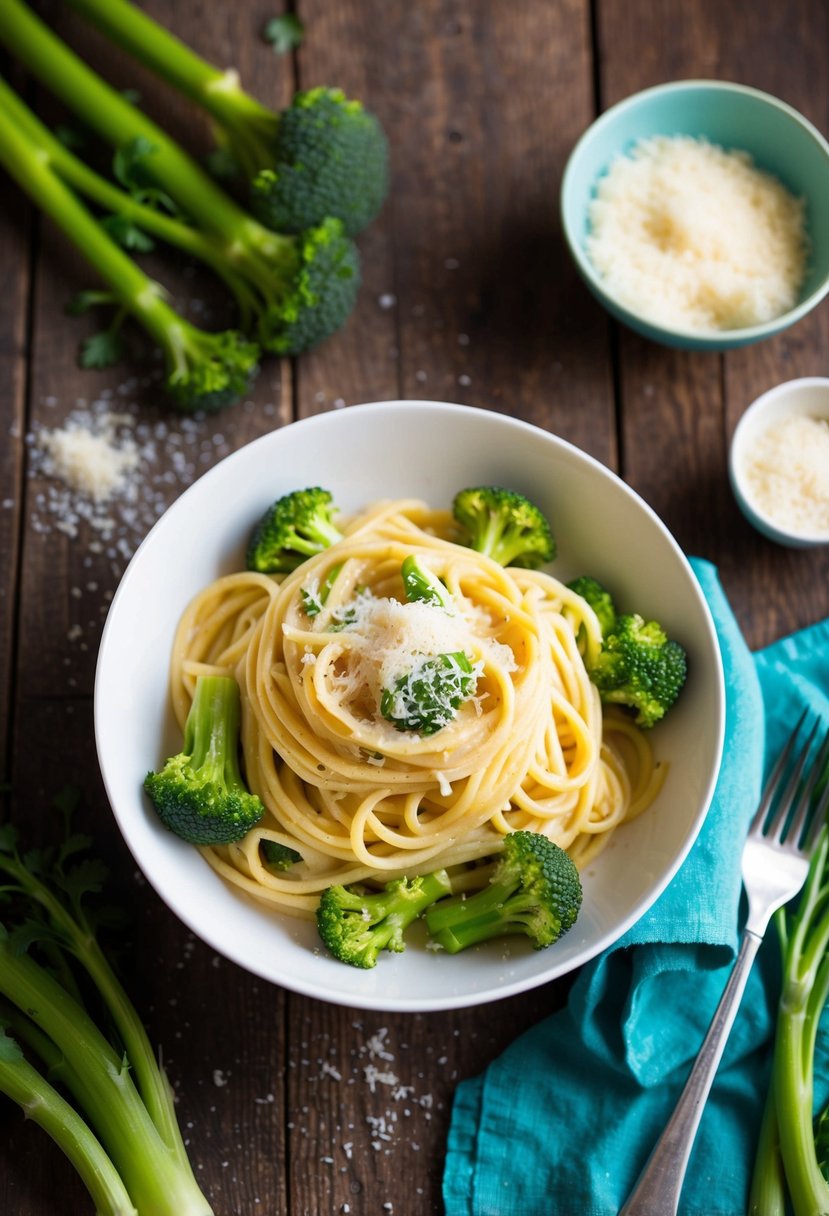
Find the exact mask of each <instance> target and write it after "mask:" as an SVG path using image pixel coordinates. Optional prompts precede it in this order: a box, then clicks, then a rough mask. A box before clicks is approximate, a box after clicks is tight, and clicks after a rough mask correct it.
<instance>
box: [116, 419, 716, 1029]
mask: <svg viewBox="0 0 829 1216" xmlns="http://www.w3.org/2000/svg"><path fill="white" fill-rule="evenodd" d="M493 488H497V489H496V490H495V491H493ZM481 491H483V498H482V497H481ZM493 492H495V493H496V495H497V496H498V505H499V509H500V507H501V506H503V505H504V504H506V506H507V507H508V508H509V510H510V511H513V512H514V513H515V518H512V519H511V521H510V528H512V531H510V528H501V530H500V531H498V529H497V528H496V527H494V525H493V522H492V521H493V518H494V516H495V515H496V514H497V512H496V511H495V510H494V508H493V501H494V500H493V498H492V493H493ZM487 495H490V497H489V498H487ZM481 502H483V504H484V509H483V516H479V517H478V519H479V522H480V518H483V517H484V516H485V517H486V518H487V519H488V520H489V523H488V525H487V527H486V529H484V531H485V532H486V537H484V535H483V532H481V531H480V530H479V531H477V532H476V523H475V520H474V518H473V516H474V512H475V511H476V510H478V509H479V508H480V507H481ZM298 505H299V506H300V507H301V508H302V509H303V510H305V511H306V516H305V518H304V523H302V522H300V523H297V519H296V517H295V516H293V517H291V519H288V515H287V513H288V509H289V507H290V508H291V509H294V508H297V506H298ZM309 512H310V515H309V514H308V513H309ZM522 512H523V513H524V514H522ZM519 516H520V518H519ZM312 517H313V518H312ZM309 519H311V522H310V523H309ZM502 522H503V521H502ZM513 525H515V526H514V527H513ZM536 525H538V526H536ZM496 532H497V533H498V535H497V537H496ZM528 537H529V538H530V539H529V540H528V539H527V538H528ZM596 589H598V592H597V590H596ZM597 595H598V598H596V597H597ZM608 605H611V607H610V608H609V609H608ZM608 611H609V612H610V614H611V616H612V620H611V619H610V617H609V616H608ZM646 622H649V623H651V624H652V623H653V622H658V625H655V624H654V625H653V630H655V631H656V633H654V632H653V630H651V624H647V625H646ZM637 631H639V632H640V633H641V637H638V636H635V635H636V634H637ZM649 631H650V632H649ZM631 639H632V640H631ZM640 642H641V643H642V644H647V646H649V647H650V648H651V651H653V652H654V653H657V652H658V661H659V664H661V666H660V667H659V671H658V673H657V676H656V678H655V680H654V681H652V682H651V684H650V685H649V687H648V688H647V689H645V688H644V686H643V687H642V688H639V689H636V690H635V695H629V694H628V693H626V692H625V689H626V688H627V687H628V686H627V685H626V684H625V677H623V675H622V674H621V671H622V669H621V667H620V666H619V664H620V663H623V662H624V661H625V660H624V656H625V654H626V653H628V651H627V649H626V648H629V647H630V646H631V645H639V644H640ZM650 661H651V660H650V658H649V659H648V662H650ZM635 665H636V664H634V666H635ZM686 671H687V679H686V678H685V677H686ZM654 672H656V668H654ZM643 689H644V691H643ZM654 689H656V691H655V692H654ZM125 690H129V691H128V695H126V693H125ZM225 693H227V694H228V699H227V700H224V699H223V698H224V697H225ZM660 698H661V700H660ZM666 710H667V712H665V711H666ZM208 713H212V714H213V718H212V720H211V721H210V724H209V725H207V724H206V723H208V718H207V717H206V715H208ZM723 721H724V695H723V680H722V668H721V662H720V656H719V649H718V645H717V639H716V633H715V630H714V626H713V623H712V621H711V618H710V614H709V612H708V608H707V606H706V603H705V599H704V597H703V595H702V593H701V590H700V588H699V585H698V584H697V582H696V579H695V577H694V574H693V571H692V569H691V567H690V566H689V564H688V562H687V561H686V559H685V557H684V556H683V554H682V552H681V550H680V549H679V547H678V545H677V544H676V542H675V541H674V539H673V538H672V537H671V535H670V533H669V532H668V530H667V529H666V528H665V526H664V525H663V524H662V523H661V521H660V520H659V519H658V517H657V516H656V515H655V514H654V512H653V511H652V510H651V509H650V508H649V507H648V506H647V505H646V504H645V503H644V502H643V501H642V500H641V499H640V498H639V497H638V496H637V495H636V494H635V493H634V492H633V491H631V490H630V488H629V487H627V486H626V485H625V484H624V482H623V481H621V480H620V479H619V478H618V477H616V476H615V475H614V474H613V473H612V472H610V471H609V470H608V469H607V468H605V467H604V466H603V465H601V464H600V463H598V462H597V461H596V460H594V459H592V458H591V457H589V456H587V455H586V454H585V453H583V452H581V451H579V450H578V449H577V448H575V447H573V446H572V445H570V444H568V443H566V442H564V441H563V440H561V439H558V438H557V437H555V436H554V435H551V434H549V433H547V432H545V431H542V430H540V429H538V428H535V427H533V426H531V425H529V424H526V423H523V422H519V421H516V420H514V419H511V418H508V417H506V416H504V415H499V414H494V413H488V412H484V411H479V410H475V409H471V408H469V407H465V406H459V405H452V404H447V403H440V402H426V401H396V402H379V403H372V404H366V405H359V406H352V407H350V408H348V409H347V410H342V411H336V412H334V413H330V414H324V415H320V416H317V417H313V418H310V419H307V420H304V421H301V422H297V423H293V424H291V425H290V426H287V427H285V428H283V429H281V430H278V431H274V432H272V433H271V434H268V435H266V436H264V437H263V438H261V439H259V440H256V441H255V442H253V443H251V444H249V445H248V446H246V447H245V448H242V449H241V450H239V451H238V452H236V453H234V454H233V455H231V456H229V457H227V458H226V459H225V460H223V461H222V462H220V463H219V464H218V465H217V466H216V467H215V468H213V469H212V470H210V471H209V472H207V473H205V474H204V475H203V476H202V477H201V478H200V479H199V480H198V481H196V482H195V483H194V484H193V485H192V486H191V487H190V488H189V489H188V490H187V491H186V492H185V493H184V494H183V495H182V496H181V498H180V499H179V500H178V501H177V502H175V503H174V504H173V506H172V507H170V508H169V510H168V511H167V512H166V513H165V515H164V516H163V517H162V518H161V519H160V520H159V521H158V523H157V524H156V525H155V527H154V528H153V530H152V531H151V532H150V533H149V535H148V536H147V538H146V539H145V541H144V542H143V544H142V545H141V547H140V548H139V549H138V551H137V552H136V554H135V556H134V557H133V559H132V562H131V563H130V566H129V567H128V569H127V571H126V573H125V575H124V577H123V579H122V581H121V584H120V586H119V588H118V590H117V592H116V595H115V597H114V600H113V603H112V606H111V609H110V613H109V616H108V619H107V623H106V627H105V630H104V634H103V638H102V641H101V647H100V652H99V657H98V666H97V673H96V682H95V731H96V741H97V747H98V756H99V761H100V766H101V770H102V774H103V778H104V783H105V786H106V789H107V793H108V796H109V799H110V803H111V805H112V809H113V813H114V815H115V818H116V821H117V823H118V826H119V828H120V830H121V832H122V834H123V836H124V838H125V840H126V842H127V844H128V846H129V848H130V849H131V851H132V853H133V855H134V857H135V859H136V861H137V863H138V865H139V867H140V869H141V870H142V871H143V873H144V875H145V876H146V878H147V879H148V881H149V882H150V883H151V884H152V885H153V886H154V888H155V889H156V891H157V892H158V893H159V895H160V896H161V897H162V898H163V899H164V900H165V901H166V902H167V904H168V905H169V907H170V908H171V909H172V910H173V912H174V913H175V914H176V915H177V916H178V917H180V919H181V920H182V921H183V922H184V923H185V924H187V926H188V927H189V928H190V929H191V930H192V931H193V933H195V934H196V935H197V936H199V937H200V938H202V939H203V940H204V941H205V942H207V943H208V944H209V945H210V946H211V947H213V948H214V949H215V950H216V951H217V952H218V953H220V954H221V955H224V956H226V957H227V958H229V959H232V960H233V961H235V962H236V963H238V964H240V965H241V966H243V967H245V968H246V969H248V970H249V971H251V972H253V973H255V974H256V975H259V976H261V977H262V978H264V979H267V980H269V981H272V982H274V983H277V984H281V985H283V986H285V987H287V988H290V989H292V990H294V991H298V992H301V993H304V994H307V995H311V996H315V997H319V998H322V999H325V1000H330V1001H334V1002H338V1003H341V1004H344V1005H350V1006H354V1007H359V1008H365V1009H383V1010H400V1011H427V1010H438V1009H446V1008H456V1007H462V1006H466V1005H471V1004H477V1003H481V1002H485V1001H489V1000H495V999H498V998H500V997H505V996H508V995H511V994H514V993H516V992H521V991H524V990H526V989H529V988H532V987H534V986H536V985H538V984H540V983H543V982H545V981H547V980H550V979H553V978H555V977H556V976H558V975H562V974H564V973H566V972H568V971H570V970H572V969H573V968H575V967H577V966H579V965H581V964H582V963H584V962H585V961H587V960H588V959H589V958H591V957H593V956H595V955H596V954H597V953H599V952H600V951H601V950H603V949H604V948H606V947H607V946H608V945H610V944H611V943H612V942H613V941H615V940H616V939H618V938H619V937H620V936H621V935H622V934H623V933H624V932H625V930H626V929H627V928H629V927H630V926H631V925H632V924H633V923H634V922H635V921H636V920H637V919H638V918H639V917H640V916H641V915H642V914H643V913H644V912H645V911H646V909H647V908H648V907H649V906H650V905H651V904H652V903H653V901H654V900H655V899H656V898H657V896H658V895H659V894H660V892H661V891H662V890H664V888H665V887H666V885H667V884H668V883H669V882H670V880H671V878H672V877H673V875H674V874H675V872H676V870H677V869H678V867H679V866H680V864H681V862H682V860H683V858H684V857H685V855H686V854H687V852H688V850H689V849H690V847H691V845H692V844H693V841H694V839H695V837H696V835H697V832H698V831H699V828H700V826H701V824H702V822H703V820H704V817H705V814H706V811H707V808H708V805H709V802H710V799H711V797H712V794H713V789H714V785H715V781H716V776H717V772H718V768H719V762H720V755H721V749H722V738H723ZM217 740H221V748H224V749H225V750H224V751H220V745H219V743H218V742H217ZM217 755H221V757H222V759H221V762H220V763H217V762H216V757H217ZM211 764H212V765H213V769H212V770H211V772H210V773H208V772H207V770H208V768H209V766H210V765H211ZM219 770H221V772H220V775H219V776H217V772H218V771H219ZM206 774H207V775H206ZM188 782H189V785H188ZM218 783H222V795H221V798H218V797H217V793H216V790H217V784H218ZM219 803H221V805H219ZM205 825H206V826H205ZM171 829H172V830H171ZM211 833H212V834H211ZM518 841H521V842H529V848H528V849H527V850H525V851H526V852H527V853H528V855H529V854H532V858H533V859H534V860H533V864H534V865H535V866H536V869H537V870H539V871H541V872H543V874H542V877H543V876H544V875H546V876H547V879H549V875H550V873H551V870H550V865H551V862H550V856H549V854H551V853H555V858H554V859H553V868H555V865H557V864H558V862H557V860H556V859H561V860H562V862H563V863H564V864H565V865H566V866H567V867H569V870H570V871H572V873H573V874H575V875H577V879H576V880H575V881H577V883H578V886H579V901H580V907H576V906H575V904H573V907H572V909H571V910H572V913H573V915H572V916H569V914H568V916H567V917H565V916H563V915H560V916H559V920H558V922H556V929H555V931H554V932H548V930H549V922H550V918H549V917H548V919H547V922H545V929H544V930H543V932H542V933H541V936H540V937H539V936H538V935H537V934H536V936H535V937H532V936H531V938H530V940H527V936H526V935H525V933H524V932H523V931H522V932H519V931H518V928H519V927H520V926H518V925H517V921H520V920H521V914H520V911H519V913H516V919H514V921H513V923H512V925H511V927H509V928H507V929H505V928H504V927H503V926H502V929H501V930H499V932H498V934H497V935H496V936H494V937H493V936H492V933H491V932H490V933H489V934H488V933H487V931H483V930H481V931H479V922H480V923H481V924H482V923H483V922H484V921H486V916H480V915H477V914H476V915H475V916H474V917H473V918H471V919H472V920H474V921H475V924H474V925H472V924H471V920H470V917H469V916H467V924H466V925H465V927H463V928H462V929H461V930H459V929H458V928H457V924H454V925H452V926H451V927H450V928H449V929H447V927H446V926H447V925H448V924H450V922H452V920H453V916H454V917H455V920H457V917H456V915H455V913H453V912H452V908H453V907H455V908H457V907H459V906H460V905H466V906H467V907H471V908H472V909H473V910H474V909H476V908H478V904H476V903H475V900H476V898H477V899H478V900H479V901H480V899H481V898H483V899H486V898H488V896H487V892H489V893H490V896H491V892H492V891H493V889H496V879H497V878H498V876H499V874H500V872H501V871H500V870H499V869H498V867H499V866H501V867H502V869H503V866H504V860H503V859H504V857H505V856H506V855H507V846H508V845H512V844H513V842H518ZM516 849H517V845H516ZM545 850H547V852H545ZM542 853H543V854H544V855H543V857H542V856H541V854H542ZM539 858H540V861H539V860H538V859H539ZM557 873H558V872H557ZM493 875H494V876H495V877H493ZM547 879H545V881H547ZM569 881H570V879H569V877H568V879H567V882H569ZM558 882H559V880H558V878H557V877H555V878H554V879H553V881H552V883H550V882H549V881H548V883H547V885H548V887H549V886H550V885H552V886H553V887H555V888H556V891H558V892H559V894H560V890H561V889H562V888H561V887H560V886H559V885H558ZM565 885H566V883H565ZM568 890H570V888H568ZM343 892H345V894H344V895H343V894H341V893H343ZM389 892H393V893H394V900H396V901H398V902H396V903H394V902H393V904H392V905H390V906H393V908H394V909H395V911H394V915H392V916H391V917H389V916H386V920H385V922H383V921H382V918H381V915H380V913H379V912H378V910H377V909H378V907H379V901H378V899H377V898H376V897H377V896H378V895H381V896H383V898H386V896H387V895H388V893H389ZM568 898H569V897H568ZM400 899H403V901H404V903H405V901H409V902H408V905H407V909H408V910H404V912H402V913H401V910H400V909H401V905H400V903H399V900H400ZM349 901H350V903H349ZM372 901H373V902H372ZM505 902H506V901H505V900H504V899H501V900H500V901H499V909H502V908H503V906H504V905H505ZM571 902H572V901H571ZM489 903H490V912H489V913H487V916H490V919H491V908H492V905H493V899H492V898H491V897H490V898H489ZM427 905H428V907H427ZM511 906H512V905H511ZM463 911H464V908H461V913H463ZM576 913H577V914H576ZM524 919H525V920H526V919H527V918H526V917H524ZM571 921H572V922H574V923H571ZM386 922H393V923H386ZM377 923H381V929H380V930H377V931H375V930H376V925H377ZM346 924H348V925H349V926H350V927H349V928H348V930H347V934H350V935H351V936H350V937H348V936H347V934H346V930H345V929H344V928H343V926H345V925H346ZM332 925H333V926H334V928H333V929H332ZM355 925H356V928H355ZM404 930H405V932H404ZM534 931H535V930H534ZM545 933H546V934H547V936H544V934H545ZM339 934H344V935H345V937H338V935H339ZM372 934H373V937H372V936H371V935H372ZM488 936H489V938H490V940H486V939H487V937H488ZM346 937H347V947H343V946H342V941H343V940H346ZM369 937H371V940H372V945H373V948H372V949H366V948H365V942H366V940H367V939H368V938H369ZM357 938H359V939H360V943H359V948H358V945H355V944H354V943H355V941H356V940H357ZM541 946H544V947H546V948H539V947H541ZM533 947H536V948H533ZM349 951H351V953H350V954H349ZM335 956H337V957H335ZM344 958H345V961H346V962H353V963H356V965H355V966H348V965H344V961H343V959H344Z"/></svg>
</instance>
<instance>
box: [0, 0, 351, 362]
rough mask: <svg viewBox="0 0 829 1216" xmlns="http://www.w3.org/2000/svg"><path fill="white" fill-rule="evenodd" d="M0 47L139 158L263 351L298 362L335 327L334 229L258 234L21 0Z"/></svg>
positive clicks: (340, 309)
mask: <svg viewBox="0 0 829 1216" xmlns="http://www.w3.org/2000/svg"><path fill="white" fill-rule="evenodd" d="M0 41H2V42H3V43H4V44H5V45H6V46H7V47H8V49H9V50H10V51H12V52H13V53H14V54H16V55H17V56H19V58H20V59H21V60H22V61H23V62H24V63H25V64H26V65H27V66H28V67H29V68H30V70H31V71H32V72H33V73H34V74H35V75H36V76H38V77H39V78H40V79H41V80H42V81H43V83H44V84H45V85H46V86H47V88H49V89H51V90H52V92H54V93H56V94H57V95H58V96H59V97H61V98H62V100H63V101H65V102H66V104H67V105H68V106H69V107H70V108H71V109H73V110H74V111H75V113H77V114H78V115H79V116H80V117H81V118H82V119H83V120H84V121H85V122H86V123H87V124H88V125H89V126H90V127H91V128H92V129H93V130H95V131H97V132H98V134H99V135H100V136H101V137H102V138H103V139H104V140H106V141H107V142H109V143H110V144H112V145H113V146H114V147H115V148H117V149H120V150H121V151H122V152H123V153H124V154H126V155H131V156H133V157H134V156H135V154H136V152H138V151H140V159H141V169H142V173H143V174H144V175H145V176H148V177H149V178H151V179H152V180H154V181H155V182H157V184H158V185H159V186H160V187H162V188H163V190H164V191H165V192H166V194H167V195H169V196H170V198H172V199H173V200H174V201H175V202H176V203H177V204H178V206H179V207H180V208H181V210H182V211H183V212H184V213H185V214H186V215H187V216H188V218H189V221H190V222H191V223H192V224H193V226H194V228H195V229H197V230H198V231H199V232H200V233H201V234H202V235H203V238H204V239H203V240H201V241H199V240H194V239H193V238H191V239H190V252H192V253H194V254H195V255H196V256H198V257H201V258H202V259H203V260H205V261H206V262H208V264H210V265H211V266H212V268H213V269H214V270H216V271H217V272H218V273H220V274H221V275H222V278H223V279H224V280H225V282H226V283H227V285H228V286H229V287H230V288H231V290H232V291H233V292H234V295H235V296H236V298H237V300H238V302H239V306H240V309H241V310H242V314H243V317H246V318H249V319H250V321H251V324H255V335H256V338H257V341H258V342H259V345H260V346H261V347H262V348H263V349H264V350H267V351H268V352H269V353H272V354H277V355H286V354H299V353H301V352H303V351H305V350H308V349H309V348H310V347H312V346H314V345H316V344H317V343H318V342H320V341H322V340H323V339H324V338H326V337H327V336H328V335H329V334H331V333H333V332H334V331H335V330H337V329H339V327H340V326H341V325H342V324H343V322H344V321H345V319H346V318H347V317H348V315H349V313H350V312H351V309H352V307H353V305H354V300H355V298H356V294H357V289H358V287H359V278H360V274H359V258H358V254H357V250H356V248H355V246H354V244H353V242H352V241H351V240H350V239H349V238H348V237H347V235H346V234H345V231H344V229H343V225H342V223H341V221H339V220H337V219H334V218H330V217H329V218H325V219H323V220H322V222H320V223H319V224H318V225H317V226H315V227H312V228H309V229H308V230H307V231H303V232H301V233H300V234H299V235H298V236H286V235H282V234H279V233H276V232H273V231H271V230H270V229H268V228H266V227H264V225H262V224H261V223H259V222H258V221H257V220H256V219H254V217H253V216H251V215H249V214H248V213H247V212H246V211H245V210H243V209H242V208H241V207H240V206H239V205H238V204H237V203H236V202H234V201H233V200H232V199H231V198H229V197H228V195H227V194H225V193H224V191H223V190H221V189H220V188H219V186H217V185H216V183H215V182H214V181H213V180H212V179H211V178H210V177H209V176H208V175H207V174H206V173H205V172H204V171H203V170H202V169H201V168H200V167H199V166H198V165H197V164H196V163H195V161H193V160H192V159H191V157H189V156H188V155H187V154H186V153H185V152H184V151H183V150H182V149H181V148H180V147H179V146H178V144H177V143H176V142H175V141H174V140H173V139H171V138H170V137H169V136H168V135H167V134H166V133H165V132H164V131H163V130H162V129H161V128H160V127H158V126H157V125H156V124H155V123H154V122H152V121H151V120H150V119H149V118H147V117H146V116H145V115H144V114H142V113H141V111H140V110H138V109H137V108H136V107H135V106H134V105H132V104H131V103H130V102H129V101H127V100H126V99H125V98H124V97H122V96H121V94H120V93H118V92H117V91H116V90H115V89H112V88H110V87H109V85H107V84H105V83H104V81H103V80H101V79H100V77H99V76H97V75H96V73H95V72H93V71H92V70H91V69H90V68H89V67H87V65H86V64H85V63H84V62H83V61H82V60H81V59H79V58H78V56H76V55H75V54H74V53H73V52H72V51H71V50H70V49H69V48H68V47H67V46H66V45H65V44H64V43H63V42H61V40H60V39H59V38H57V37H56V36H55V35H54V34H53V33H52V32H51V30H50V29H49V28H48V27H47V26H46V25H45V24H44V23H43V22H42V21H40V20H39V18H38V17H36V16H35V15H34V13H32V12H31V11H30V10H29V9H28V8H27V7H26V5H25V4H24V3H23V0H4V5H3V20H2V22H0ZM147 210H150V211H151V210H152V209H151V208H148V209H147ZM168 218H169V217H168ZM145 220H146V221H147V226H148V227H149V230H150V231H157V232H158V234H159V235H160V236H162V238H163V239H167V237H168V236H170V235H172V234H173V233H175V232H176V229H174V228H170V227H169V226H168V227H167V228H166V235H165V233H164V232H161V231H160V230H159V228H158V226H156V227H155V228H153V227H152V221H150V220H148V217H147V216H146V213H145V214H144V215H143V217H142V221H141V222H142V225H143V224H144V221H145ZM173 243H179V244H181V242H179V241H173ZM182 247H184V245H183V244H182Z"/></svg>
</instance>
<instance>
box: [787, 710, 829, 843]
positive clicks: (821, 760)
mask: <svg viewBox="0 0 829 1216" xmlns="http://www.w3.org/2000/svg"><path fill="white" fill-rule="evenodd" d="M815 725H816V726H817V723H816V724H815ZM814 733H815V732H814V730H813V731H812V734H813V735H814ZM827 761H829V731H827V732H826V735H825V736H824V739H823V743H822V744H821V746H820V750H819V751H818V754H817V756H816V757H815V759H814V761H813V762H812V763H811V765H810V766H809V774H808V776H807V778H806V784H805V785H804V786H803V789H802V791H801V793H800V799H799V802H798V804H797V806H796V808H795V812H794V815H793V816H792V820H791V823H790V824H789V826H788V830H787V831H786V833H785V836H784V839H785V840H791V841H793V842H794V843H795V844H799V843H800V838H801V836H802V835H803V828H804V826H805V824H806V820H807V819H808V817H809V811H810V808H812V796H813V794H814V790H815V786H816V785H817V783H818V779H819V777H820V775H821V773H822V772H823V770H824V768H825V767H826V764H827ZM824 793H825V791H824ZM814 818H815V820H820V819H821V814H820V806H819V805H818V806H817V807H815V808H814Z"/></svg>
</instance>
